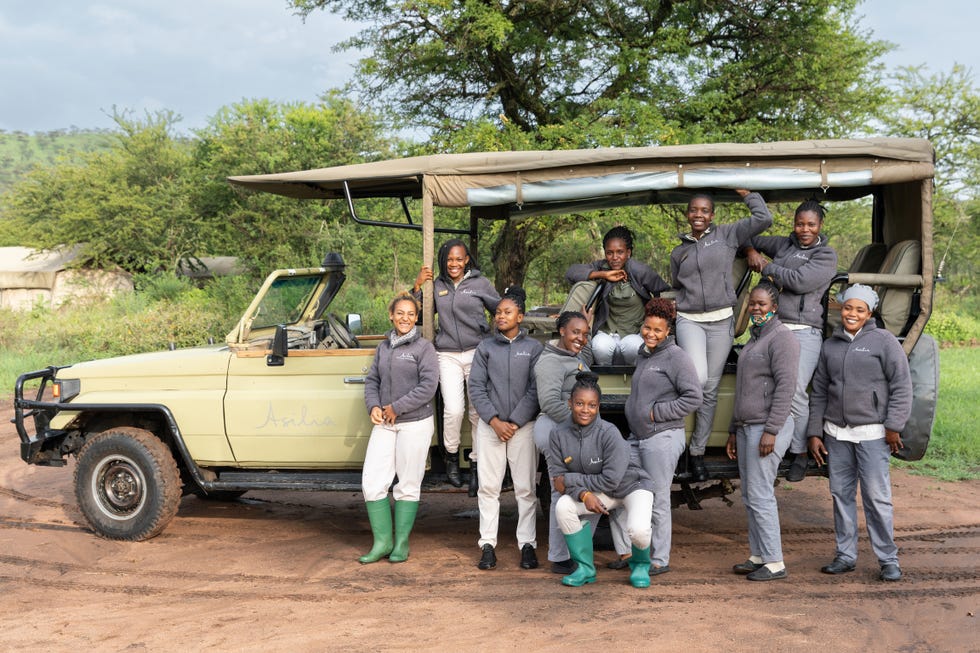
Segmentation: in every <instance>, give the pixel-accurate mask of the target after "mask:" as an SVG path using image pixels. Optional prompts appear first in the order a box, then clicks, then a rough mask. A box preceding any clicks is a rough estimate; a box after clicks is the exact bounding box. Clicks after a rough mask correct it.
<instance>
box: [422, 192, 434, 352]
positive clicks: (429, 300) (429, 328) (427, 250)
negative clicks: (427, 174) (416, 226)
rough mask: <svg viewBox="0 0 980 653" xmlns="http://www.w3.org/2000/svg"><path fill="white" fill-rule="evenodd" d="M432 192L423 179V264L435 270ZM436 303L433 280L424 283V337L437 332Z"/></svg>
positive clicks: (430, 337)
mask: <svg viewBox="0 0 980 653" xmlns="http://www.w3.org/2000/svg"><path fill="white" fill-rule="evenodd" d="M432 209H433V205H432V192H431V191H430V190H429V187H428V186H427V185H426V183H425V178H424V177H423V179H422V264H423V265H428V266H429V269H430V270H435V269H436V268H435V265H433V263H434V261H433V259H434V258H435V242H434V241H435V216H434V214H433V210H432ZM435 316H436V304H435V302H434V301H433V297H432V282H431V281H426V282H425V283H424V284H423V285H422V337H424V338H427V339H428V340H432V339H433V338H434V337H435V333H436V323H435Z"/></svg>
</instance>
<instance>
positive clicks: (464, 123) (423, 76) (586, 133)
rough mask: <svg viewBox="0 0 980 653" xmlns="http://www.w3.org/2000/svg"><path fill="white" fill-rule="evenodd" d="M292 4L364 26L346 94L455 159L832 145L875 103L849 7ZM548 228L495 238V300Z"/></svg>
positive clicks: (767, 2)
mask: <svg viewBox="0 0 980 653" xmlns="http://www.w3.org/2000/svg"><path fill="white" fill-rule="evenodd" d="M292 4H293V6H294V8H295V9H296V10H297V11H298V12H299V13H300V14H302V15H308V14H309V13H310V12H312V11H315V10H321V9H323V10H328V11H332V12H335V13H337V14H340V15H342V16H344V17H345V18H348V19H350V20H356V21H368V23H369V25H368V27H367V28H365V29H364V30H363V31H362V32H360V33H359V34H358V35H357V36H355V37H354V38H352V39H350V40H349V41H347V42H346V43H345V44H343V47H346V48H354V49H363V50H365V51H366V52H368V54H367V56H365V57H364V58H363V59H362V60H361V61H360V63H359V65H358V68H357V80H356V87H357V88H359V89H363V92H364V94H365V95H366V97H367V98H368V99H370V100H371V101H374V102H376V103H378V106H381V107H384V108H385V109H388V110H391V111H392V112H393V113H395V114H397V115H398V116H400V117H402V118H403V119H404V121H405V123H406V124H409V125H410V126H412V127H414V128H419V127H421V128H424V129H429V130H432V131H433V133H434V134H435V137H434V140H433V144H434V145H435V146H437V147H438V146H440V145H445V144H447V143H448V144H452V145H453V146H454V147H453V149H455V150H457V151H458V150H465V149H470V148H471V147H472V149H478V148H480V147H482V148H483V149H497V148H499V149H510V148H514V147H518V146H519V147H520V149H554V148H559V147H564V148H575V147H595V146H605V145H619V146H622V145H653V144H673V143H695V142H705V141H718V140H743V141H752V140H774V139H780V138H803V137H828V136H837V135H842V134H845V133H848V132H849V131H850V130H852V129H854V128H855V127H856V126H857V125H861V124H864V123H865V122H866V120H867V119H868V118H869V117H870V116H871V115H872V114H873V110H874V108H875V107H876V106H877V105H878V104H879V103H880V101H881V100H882V99H883V97H884V94H885V90H884V88H883V86H882V84H881V80H880V79H879V74H880V67H879V66H877V65H875V63H874V62H875V60H876V58H877V57H878V56H879V55H880V54H881V53H883V52H884V51H885V50H886V49H887V45H886V44H884V43H882V42H879V41H874V40H871V39H870V38H869V37H868V35H866V34H864V33H862V32H861V31H860V30H859V29H858V27H857V26H856V23H855V18H854V8H855V5H856V2H855V0H830V1H828V0H793V1H789V2H787V1H785V0H728V1H726V2H712V1H698V2H673V1H667V0H659V1H655V0H632V1H628V2H623V1H621V0H617V1H614V0H589V1H585V0H556V1H552V2H543V1H532V2H506V3H501V2H493V3H491V2H450V1H448V0H418V1H414V2H411V3H403V2H383V1H381V0H344V1H341V0H292ZM490 127H496V132H497V134H496V136H497V138H496V139H492V138H490V136H491V134H492V132H493V131H494V130H493V129H490ZM488 141H491V142H494V143H495V144H496V145H497V148H494V147H488V145H489V144H490V143H489V142H488ZM549 225H550V227H549V226H542V225H538V226H534V227H532V226H530V225H528V224H524V223H519V222H516V221H509V222H507V223H505V224H504V225H502V226H501V227H499V228H498V230H497V233H496V234H495V236H496V242H495V245H494V246H493V251H494V255H495V260H494V264H495V267H496V273H497V274H496V277H497V278H496V280H497V284H498V286H503V285H507V284H509V283H515V282H522V281H523V279H524V276H525V272H526V269H527V265H528V264H529V263H530V262H531V261H532V260H533V259H534V258H535V257H536V256H537V255H538V254H539V253H540V252H541V251H542V247H544V246H547V245H548V244H549V243H551V242H553V240H554V236H555V234H557V233H559V232H560V231H561V230H564V229H565V228H566V227H567V224H565V223H563V222H562V221H552V222H550V223H549ZM542 230H543V231H542Z"/></svg>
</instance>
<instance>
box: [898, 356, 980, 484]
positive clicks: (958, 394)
mask: <svg viewBox="0 0 980 653" xmlns="http://www.w3.org/2000/svg"><path fill="white" fill-rule="evenodd" d="M977 369H980V347H954V348H949V349H942V350H941V351H940V352H939V405H938V407H937V409H936V423H935V425H934V426H933V427H932V437H931V438H930V440H929V448H928V449H927V450H926V455H925V457H923V458H922V460H919V461H917V462H914V463H906V462H901V461H895V462H896V464H897V465H898V466H900V467H903V468H904V469H908V470H909V471H911V472H912V473H913V474H924V475H928V476H934V477H936V478H939V479H942V480H946V481H958V480H964V479H975V478H980V432H978V431H977V428H976V425H977V422H978V421H980V408H978V403H977V390H976V378H977V376H976V370H977ZM893 460H894V459H893Z"/></svg>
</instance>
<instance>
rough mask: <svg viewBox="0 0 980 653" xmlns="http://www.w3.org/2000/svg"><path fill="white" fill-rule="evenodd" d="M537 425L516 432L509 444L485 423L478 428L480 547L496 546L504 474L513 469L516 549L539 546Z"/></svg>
mask: <svg viewBox="0 0 980 653" xmlns="http://www.w3.org/2000/svg"><path fill="white" fill-rule="evenodd" d="M533 431H534V422H528V423H527V424H525V425H524V426H522V427H521V428H519V429H517V433H515V434H514V437H512V438H511V439H510V440H508V441H507V442H501V441H500V438H498V437H497V434H496V433H495V432H494V430H493V429H492V428H491V427H490V425H489V424H487V423H486V422H484V421H483V420H482V419H481V420H480V421H479V422H477V425H476V437H477V439H478V440H479V441H480V489H479V491H478V492H477V495H476V496H477V503H478V504H479V507H480V543H479V545H480V546H481V547H482V546H483V545H484V544H489V545H490V546H492V547H495V548H496V546H497V530H498V524H499V522H500V487H501V485H503V482H504V472H506V471H507V465H510V477H511V479H512V480H513V481H514V498H515V499H516V500H517V548H521V547H522V546H524V545H525V544H530V545H531V546H532V547H534V548H535V549H536V548H538V543H537V540H536V538H537V524H536V519H537V512H538V498H537V495H536V494H535V493H534V477H535V474H536V473H537V467H538V450H537V447H535V446H534V437H533V435H532V433H533Z"/></svg>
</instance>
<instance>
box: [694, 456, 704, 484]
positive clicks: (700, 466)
mask: <svg viewBox="0 0 980 653" xmlns="http://www.w3.org/2000/svg"><path fill="white" fill-rule="evenodd" d="M691 476H693V477H694V480H695V481H697V482H698V483H701V482H703V481H707V480H708V470H707V468H706V467H705V466H704V456H691Z"/></svg>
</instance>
